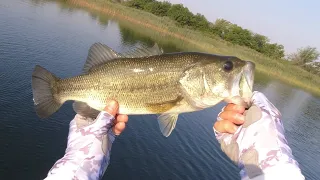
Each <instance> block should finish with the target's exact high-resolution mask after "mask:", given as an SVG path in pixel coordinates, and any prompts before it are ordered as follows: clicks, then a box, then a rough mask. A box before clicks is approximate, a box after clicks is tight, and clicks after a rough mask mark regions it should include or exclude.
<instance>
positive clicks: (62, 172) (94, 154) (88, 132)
mask: <svg viewBox="0 0 320 180" xmlns="http://www.w3.org/2000/svg"><path fill="white" fill-rule="evenodd" d="M113 120H114V117H113V116H112V115H110V114H108V113H107V112H104V111H102V112H101V113H100V114H99V115H98V117H97V118H96V119H95V121H93V122H92V123H90V124H88V125H86V126H82V127H80V126H79V124H81V123H79V122H84V117H82V116H80V115H79V114H77V115H76V116H75V118H74V119H73V120H72V121H71V122H70V129H69V136H68V145H67V149H66V152H65V155H64V157H62V158H61V159H59V160H58V161H57V162H56V163H55V164H54V165H53V167H52V168H51V169H50V171H49V173H48V176H47V177H46V180H51V179H55V180H56V179H59V180H64V179H68V180H71V179H72V180H78V179H81V180H89V179H90V180H96V179H101V178H102V176H103V174H104V172H105V171H106V169H107V166H108V164H109V159H110V152H111V146H112V143H113V141H114V139H115V135H114V134H113V132H112V128H111V126H112V121H113Z"/></svg>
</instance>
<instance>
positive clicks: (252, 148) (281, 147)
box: [214, 91, 305, 180]
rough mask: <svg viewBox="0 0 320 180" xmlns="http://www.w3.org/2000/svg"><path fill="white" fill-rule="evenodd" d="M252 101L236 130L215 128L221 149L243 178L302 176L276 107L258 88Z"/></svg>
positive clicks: (267, 178)
mask: <svg viewBox="0 0 320 180" xmlns="http://www.w3.org/2000/svg"><path fill="white" fill-rule="evenodd" d="M252 104H253V105H252V106H251V107H250V108H249V110H247V111H246V112H245V113H244V115H245V123H244V124H243V125H241V126H239V128H238V130H237V131H236V133H234V134H228V133H220V132H218V131H216V130H215V129H214V132H215V135H216V138H217V140H218V141H219V142H220V144H221V149H222V151H224V152H225V153H226V154H227V155H228V157H229V158H230V159H231V160H232V161H233V162H234V163H235V164H236V165H238V167H239V168H240V169H241V171H240V176H241V178H242V180H248V179H255V180H260V179H263V180H269V179H272V180H273V179H291V180H301V179H305V178H304V176H303V175H302V173H301V170H300V168H299V164H298V163H297V161H295V159H294V157H293V155H292V151H291V149H290V147H289V146H288V142H287V140H286V138H285V134H284V128H283V124H282V121H281V119H280V118H281V114H280V112H279V111H278V109H277V108H276V107H275V106H274V105H273V104H272V103H271V102H270V101H269V100H268V99H267V98H266V97H265V96H264V95H263V94H262V93H260V92H257V91H255V92H254V93H253V96H252ZM218 120H219V119H218Z"/></svg>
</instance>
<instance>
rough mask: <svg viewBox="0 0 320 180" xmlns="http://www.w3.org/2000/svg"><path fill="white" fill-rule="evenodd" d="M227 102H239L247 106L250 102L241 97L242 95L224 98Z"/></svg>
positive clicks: (238, 103)
mask: <svg viewBox="0 0 320 180" xmlns="http://www.w3.org/2000/svg"><path fill="white" fill-rule="evenodd" d="M224 101H225V102H227V103H232V104H237V105H241V106H245V107H247V106H248V104H247V103H246V102H245V101H244V100H243V99H242V98H241V97H240V96H234V97H232V98H227V99H225V100H224Z"/></svg>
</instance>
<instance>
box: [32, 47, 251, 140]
mask: <svg viewBox="0 0 320 180" xmlns="http://www.w3.org/2000/svg"><path fill="white" fill-rule="evenodd" d="M254 70H255V65H254V63H252V62H250V61H244V60H241V59H239V58H237V57H234V56H219V55H214V54H206V53H200V52H177V53H163V51H162V50H160V49H159V47H158V46H157V45H155V46H153V47H151V48H147V47H141V48H137V49H135V50H132V51H129V52H126V53H123V54H121V53H118V52H115V51H114V50H112V49H111V48H109V47H108V46H106V45H104V44H101V43H95V44H93V45H92V46H91V47H90V49H89V52H88V57H87V60H86V63H85V65H84V68H83V73H82V74H80V75H78V76H75V77H70V78H66V79H60V78H58V77H57V76H56V75H54V74H52V73H50V72H49V71H48V70H46V69H45V68H42V67H41V66H39V65H36V67H35V69H34V71H33V73H32V90H33V100H34V104H35V110H36V113H37V114H38V116H39V117H40V118H47V117H49V116H50V115H52V114H53V113H55V112H56V111H57V110H58V109H59V108H60V107H61V106H62V104H63V103H65V102H66V101H69V100H74V101H75V102H74V104H73V108H74V110H75V111H76V112H77V113H78V114H81V115H83V116H87V117H93V118H95V117H96V116H97V114H98V113H99V112H100V111H102V110H103V109H104V107H105V105H106V100H107V99H115V100H117V101H118V102H119V113H120V114H127V115H137V114H160V116H159V117H158V122H159V127H160V130H161V132H162V134H163V135H164V136H166V137H168V136H169V135H170V134H171V132H172V130H173V129H174V128H175V125H176V122H177V119H178V115H179V114H181V113H186V112H194V111H199V110H202V109H205V108H209V107H212V106H214V105H216V104H218V103H219V102H221V101H223V100H225V101H228V100H230V99H231V98H232V97H234V96H238V97H239V96H240V97H242V98H243V99H244V100H245V99H249V98H250V97H251V93H252V86H253V80H254Z"/></svg>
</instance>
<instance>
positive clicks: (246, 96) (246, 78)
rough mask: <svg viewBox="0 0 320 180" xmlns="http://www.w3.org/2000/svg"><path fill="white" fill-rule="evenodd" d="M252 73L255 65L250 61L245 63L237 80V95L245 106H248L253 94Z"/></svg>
mask: <svg viewBox="0 0 320 180" xmlns="http://www.w3.org/2000/svg"><path fill="white" fill-rule="evenodd" d="M254 71H255V64H254V63H253V62H251V61H246V65H245V66H244V68H243V71H242V74H241V78H240V80H239V95H240V97H242V98H243V100H244V101H245V102H246V103H247V104H249V102H250V100H251V96H252V92H253V83H254Z"/></svg>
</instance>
